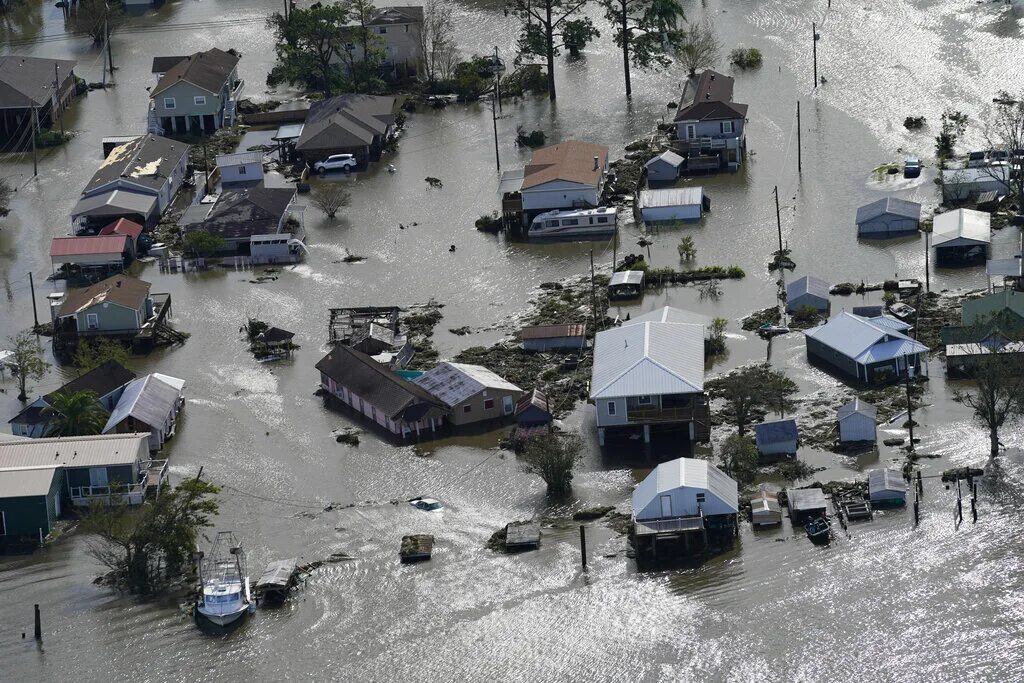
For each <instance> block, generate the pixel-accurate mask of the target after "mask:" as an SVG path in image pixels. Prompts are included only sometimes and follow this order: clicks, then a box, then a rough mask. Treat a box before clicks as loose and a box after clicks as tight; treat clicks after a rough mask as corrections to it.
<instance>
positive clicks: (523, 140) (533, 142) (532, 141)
mask: <svg viewBox="0 0 1024 683" xmlns="http://www.w3.org/2000/svg"><path fill="white" fill-rule="evenodd" d="M546 140H547V135H546V134H545V133H544V131H542V130H534V131H530V132H529V133H527V132H526V129H525V128H523V127H522V126H516V146H517V147H543V146H544V142H545V141H546Z"/></svg>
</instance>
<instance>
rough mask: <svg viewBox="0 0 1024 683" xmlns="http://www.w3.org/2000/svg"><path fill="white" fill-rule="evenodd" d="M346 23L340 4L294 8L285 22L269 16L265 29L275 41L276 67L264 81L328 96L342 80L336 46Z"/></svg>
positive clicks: (281, 18) (274, 15) (273, 15)
mask: <svg viewBox="0 0 1024 683" xmlns="http://www.w3.org/2000/svg"><path fill="white" fill-rule="evenodd" d="M348 23H349V11H348V8H347V7H346V6H344V5H341V4H331V5H322V4H320V3H316V4H314V5H312V6H311V7H310V8H309V9H300V8H298V7H295V8H293V9H292V10H291V12H290V13H289V14H288V18H287V19H285V17H284V15H282V14H281V13H279V12H278V13H275V14H272V15H270V17H268V18H267V27H268V28H270V29H271V30H273V31H274V37H275V38H276V39H277V47H276V51H277V61H278V64H277V66H275V67H274V70H273V71H272V72H271V76H270V77H269V78H268V81H270V82H281V81H287V82H290V83H302V84H303V85H305V86H306V87H308V88H313V89H316V90H318V91H320V92H321V93H322V94H323V96H324V97H330V95H331V94H332V92H333V91H334V89H335V88H337V87H339V86H340V84H341V81H342V80H343V79H342V74H341V69H340V66H339V64H338V60H339V58H340V56H341V54H342V51H341V50H339V47H338V45H339V37H340V36H341V34H342V33H343V32H344V31H345V30H346V28H345V27H346V25H347V24H348Z"/></svg>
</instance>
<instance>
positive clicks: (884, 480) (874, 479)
mask: <svg viewBox="0 0 1024 683" xmlns="http://www.w3.org/2000/svg"><path fill="white" fill-rule="evenodd" d="M882 491H897V492H899V493H904V494H905V493H906V492H907V482H906V481H904V479H903V473H902V472H900V471H898V470H890V469H879V470H871V471H870V472H868V494H869V495H870V494H872V493H879V492H882Z"/></svg>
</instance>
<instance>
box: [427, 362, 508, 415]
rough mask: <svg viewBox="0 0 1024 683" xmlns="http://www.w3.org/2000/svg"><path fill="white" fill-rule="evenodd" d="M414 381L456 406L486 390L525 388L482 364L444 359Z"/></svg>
mask: <svg viewBox="0 0 1024 683" xmlns="http://www.w3.org/2000/svg"><path fill="white" fill-rule="evenodd" d="M413 383H415V384H418V385H419V386H421V387H423V388H424V389H426V390H427V391H428V392H430V394H431V395H432V396H436V397H437V398H439V399H441V401H443V402H444V404H445V405H446V406H448V407H449V408H454V407H455V406H457V405H459V404H460V403H462V402H463V401H466V400H468V399H470V398H472V397H473V396H476V395H477V394H479V393H480V392H481V391H484V390H486V389H495V390H498V391H522V389H520V388H519V387H517V386H516V385H515V384H512V383H511V382H509V381H508V380H506V379H504V378H502V377H500V376H498V375H497V374H495V373H494V372H491V371H490V370H488V369H487V368H485V367H483V366H480V365H469V364H466V363H448V362H444V363H441V364H439V365H437V366H436V367H434V368H433V369H431V370H428V371H427V372H425V373H423V374H422V375H420V376H419V377H417V378H416V379H414V380H413Z"/></svg>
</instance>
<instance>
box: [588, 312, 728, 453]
mask: <svg viewBox="0 0 1024 683" xmlns="http://www.w3.org/2000/svg"><path fill="white" fill-rule="evenodd" d="M590 399H591V400H592V401H593V402H594V405H595V407H596V412H597V434H598V441H599V442H600V444H601V445H602V446H603V445H604V442H605V431H606V430H607V429H609V428H613V429H628V430H630V431H635V430H636V428H637V427H642V431H643V435H644V441H645V443H649V442H650V439H651V427H652V426H656V427H663V428H673V427H674V428H677V429H682V430H683V433H684V436H683V438H684V439H686V440H688V441H689V442H690V443H693V442H694V441H707V440H708V438H709V437H710V413H709V410H708V401H707V397H706V396H705V395H704V326H703V325H685V324H678V323H659V322H643V323H638V324H635V325H625V326H623V327H618V328H613V329H610V330H604V331H602V332H598V333H597V337H596V338H595V340H594V364H593V370H592V373H591V381H590Z"/></svg>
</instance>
